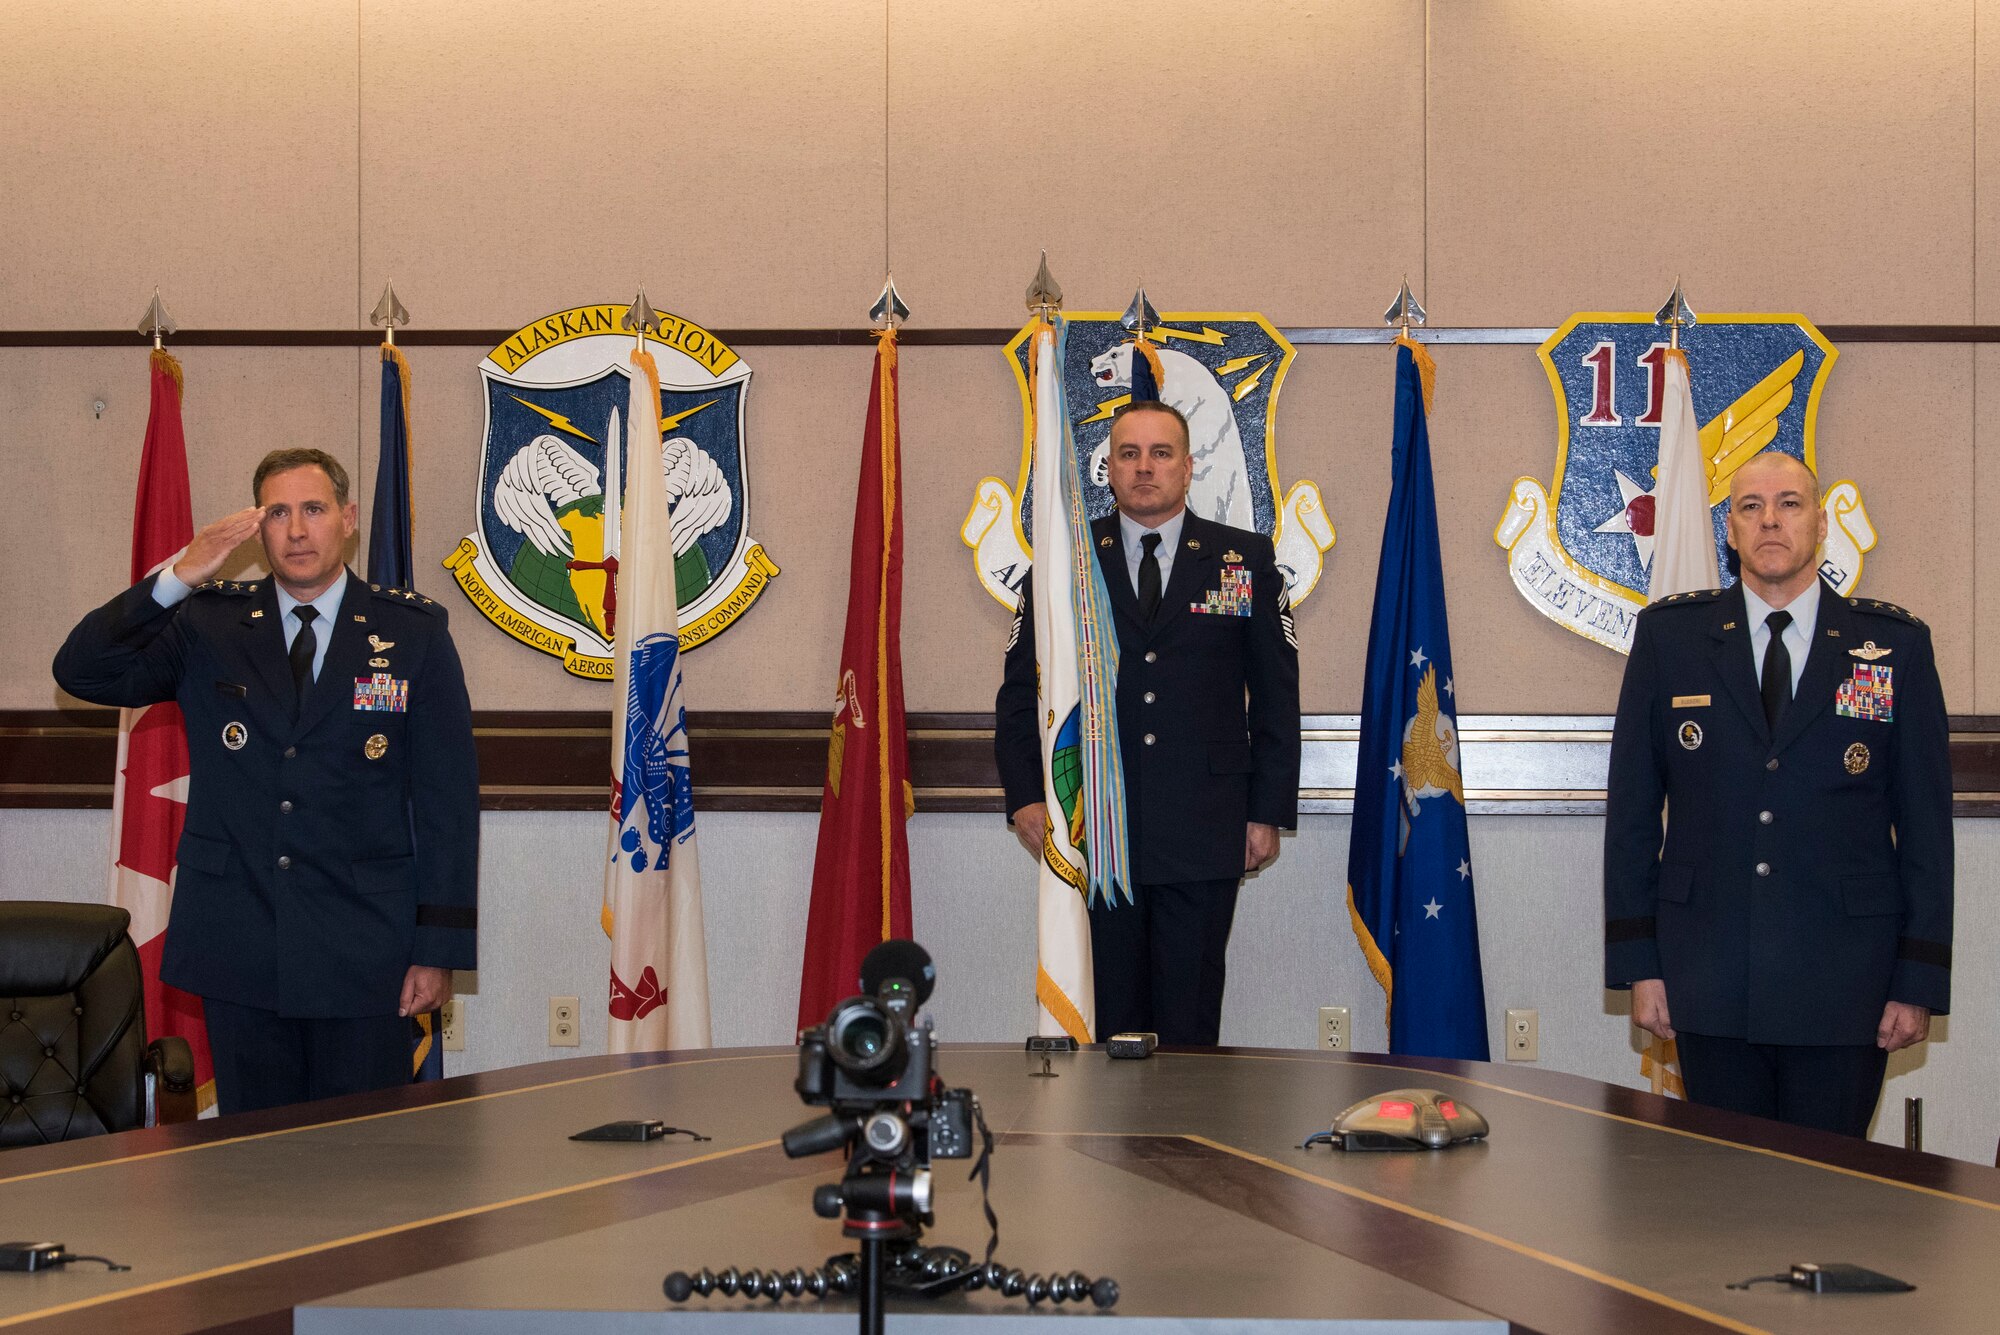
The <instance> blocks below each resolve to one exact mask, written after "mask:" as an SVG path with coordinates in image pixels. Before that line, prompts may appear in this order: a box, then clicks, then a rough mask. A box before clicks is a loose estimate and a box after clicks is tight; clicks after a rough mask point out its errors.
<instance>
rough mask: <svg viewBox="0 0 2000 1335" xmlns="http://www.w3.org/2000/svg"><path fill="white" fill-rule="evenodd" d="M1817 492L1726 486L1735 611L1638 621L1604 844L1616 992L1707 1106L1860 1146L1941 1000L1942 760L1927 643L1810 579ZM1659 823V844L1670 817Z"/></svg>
mask: <svg viewBox="0 0 2000 1335" xmlns="http://www.w3.org/2000/svg"><path fill="white" fill-rule="evenodd" d="M1825 537H1826V517H1825V515H1824V513H1823V512H1822V511H1821V509H1820V498H1819V483H1818V479H1816V478H1815V477H1814V476H1813V474H1812V472H1811V470H1809V469H1808V468H1807V467H1806V466H1805V465H1804V464H1803V463H1801V462H1799V461H1798V460H1797V459H1795V458H1793V457H1791V456H1790V455H1787V454H1783V453H1780V452H1776V451H1767V452H1765V453H1763V454H1760V455H1757V456H1756V457H1755V458H1753V459H1752V460H1751V461H1750V462H1749V463H1747V464H1745V465H1743V467H1742V468H1741V469H1739V470H1738V471H1737V473H1736V475H1735V477H1734V478H1733V479H1732V480H1731V483H1730V488H1729V530H1728V539H1729V545H1730V547H1732V548H1733V549H1734V550H1735V552H1736V554H1737V557H1738V559H1739V561H1740V562H1741V567H1742V578H1741V579H1740V581H1739V582H1738V583H1737V584H1736V585H1735V586H1734V587H1733V588H1731V589H1729V590H1727V591H1726V592H1724V591H1717V590H1711V591H1708V592H1704V593H1688V594H1678V595H1676V596H1674V597H1672V598H1668V599H1666V600H1664V601H1663V602H1661V603H1659V604H1656V605H1655V606H1652V607H1649V608H1647V609H1646V610H1645V611H1644V612H1642V613H1640V614H1639V625H1638V631H1637V634H1636V636H1635V637H1634V639H1633V643H1632V653H1631V658H1630V660H1629V661H1628V662H1627V664H1626V667H1625V685H1624V689H1623V690H1622V691H1621V692H1620V694H1619V697H1618V721H1617V727H1616V730H1615V731H1614V732H1613V734H1612V741H1611V779H1610V789H1609V795H1608V796H1609V801H1608V804H1607V811H1606V821H1605V840H1604V917H1605V924H1604V940H1605V947H1604V954H1605V982H1606V984H1607V985H1608V986H1610V987H1614V988H1623V987H1629V988H1631V989H1632V1019H1633V1022H1634V1023H1636V1024H1637V1025H1639V1026H1640V1027H1641V1028H1643V1029H1646V1030H1648V1031H1650V1032H1651V1033H1653V1034H1656V1035H1658V1036H1659V1037H1661V1038H1663V1039H1673V1038H1677V1039H1678V1042H1679V1049H1680V1058H1681V1075H1682V1078H1683V1079H1684V1080H1685V1081H1686V1084H1687V1093H1688V1097H1689V1098H1690V1099H1691V1100H1693V1101H1694V1102H1696V1103H1705V1104H1709V1105H1711V1106H1714V1107H1719V1108H1727V1109H1730V1110H1732V1111H1736V1112H1745V1113H1752V1114H1755V1115H1757V1116H1759V1117H1772V1118H1777V1119H1779V1120H1781V1121H1786V1122H1793V1123H1797V1124H1799V1125H1803V1126H1813V1127H1820V1128H1823V1129H1825V1130H1829V1131H1838V1132H1842V1133H1844V1134H1846V1135H1850V1136H1865V1135H1867V1134H1868V1124H1869V1121H1870V1119H1871V1118H1872V1117H1873V1115H1874V1111H1875V1103H1876V1101H1877V1099H1878V1098H1880V1096H1881V1091H1882V1076H1883V1070H1884V1068H1885V1065H1886V1063H1887V1060H1888V1054H1889V1053H1891V1052H1894V1051H1896V1050H1897V1049H1899V1048H1906V1047H1909V1046H1910V1045H1911V1044H1913V1043H1919V1042H1922V1041H1923V1040H1924V1038H1926V1037H1927V1036H1928V1034H1929V1031H1930V1017H1931V1016H1932V1015H1941V1014H1943V1013H1944V1012H1945V1010H1946V1009H1947V1008H1948V1007H1949V1005H1950V1001H1951V918H1952V828H1951V759H1950V754H1949V751H1948V745H1949V733H1948V729H1947V725H1946V721H1945V707H1944V694H1943V692H1942V690H1941V689H1940V688H1939V686H1938V676H1937V668H1936V666H1935V665H1934V664H1933V662H1932V659H1931V637H1930V632H1929V631H1928V630H1927V629H1926V628H1925V626H1924V624H1923V623H1922V622H1920V621H1918V620H1917V619H1916V618H1915V617H1913V616H1911V615H1910V614H1909V613H1908V612H1905V611H1903V610H1902V609H1901V608H1899V607H1894V606H1891V605H1890V604H1888V603H1883V602H1877V601H1875V600H1873V599H1868V598H1843V597H1841V596H1840V595H1839V594H1838V593H1836V592H1835V591H1834V590H1833V588H1832V587H1831V586H1830V585H1828V584H1826V583H1824V582H1822V581H1821V580H1820V578H1819V574H1818V559H1819V558H1818V548H1819V544H1820V543H1821V542H1822V541H1823V540H1824V539H1825ZM1663 813H1664V816H1665V824H1664V829H1663V827H1662V814H1663Z"/></svg>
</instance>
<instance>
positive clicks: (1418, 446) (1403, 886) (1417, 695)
mask: <svg viewBox="0 0 2000 1335" xmlns="http://www.w3.org/2000/svg"><path fill="white" fill-rule="evenodd" d="M1396 344H1397V348H1396V434H1395V441H1394V444H1393V445H1392V446H1391V448H1390V465H1389V467H1390V478H1391V481H1390V488H1389V514H1388V519H1387V521H1386V523H1385V524H1384V526H1383V531H1382V563H1381V566H1380V567H1379V568H1378V569H1377V571H1376V574H1375V609H1374V615H1373V617H1372V619H1371V621H1370V623H1369V627H1368V660H1367V675H1366V677H1365V679H1364V683H1363V687H1362V696H1361V742H1360V747H1359V749H1358V752H1357V755H1356V760H1355V775H1354V826H1353V833H1352V834H1351V836H1350V838H1349V841H1348V850H1347V909H1348V913H1349V915H1350V916H1351V917H1352V918H1353V920H1354V935H1355V937H1356V939H1357V940H1359V941H1360V943H1361V951H1362V953H1363V954H1364V955H1366V956H1367V958H1368V968H1369V971H1370V972H1371V973H1373V974H1374V975H1375V981H1377V982H1378V983H1380V984H1382V991H1383V993H1384V994H1385V996H1386V997H1387V999H1388V1008H1389V1051H1391V1052H1393V1053H1399V1054H1406V1055H1410V1056H1419V1057H1458V1058H1464V1059H1468V1060H1472V1061H1485V1060H1487V1044H1486V992H1485V986H1484V983H1483V982H1482V980H1481V977H1480V970H1479V920H1478V916H1477V915H1476V914H1475V912H1474V911H1473V899H1472V854H1471V851H1470V845H1469V844H1468V842H1467V839H1466V828H1465V784H1464V781H1463V780H1462V779H1461V778H1460V777H1459V750H1458V718H1457V712H1458V706H1457V699H1456V694H1455V693H1456V683H1455V682H1454V681H1453V680H1452V672H1451V639H1450V635H1449V633H1448V632H1447V629H1446V626H1445V603H1444V563H1443V560H1442V559H1441V557H1440V556H1439V553H1438V531H1437V500H1436V497H1435V494H1434V493H1433V491H1432V488H1431V446H1430V432H1429V429H1428V428H1427V427H1426V425H1425V415H1426V413H1427V412H1428V410H1429V407H1430V387H1431V382H1432V379H1433V377H1434V375H1435V373H1436V368H1435V366H1434V364H1433V363H1432V361H1431V358H1430V354H1429V353H1427V352H1426V351H1425V350H1424V349H1423V347H1422V346H1421V345H1419V344H1417V343H1415V342H1414V341H1412V340H1410V339H1408V338H1407V337H1405V338H1399V339H1397V340H1396Z"/></svg>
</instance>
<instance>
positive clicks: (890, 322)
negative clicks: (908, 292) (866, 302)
mask: <svg viewBox="0 0 2000 1335" xmlns="http://www.w3.org/2000/svg"><path fill="white" fill-rule="evenodd" d="M868 318H869V319H871V320H873V321H874V322H875V327H876V328H877V329H894V328H896V327H897V326H898V325H900V324H902V323H903V321H905V320H907V319H909V318H910V308H909V307H908V306H905V305H904V304H903V298H902V296H901V295H900V294H899V293H897V291H896V276H895V275H894V274H890V275H889V276H888V281H887V282H885V283H883V284H882V295H881V296H879V297H877V298H875V304H874V305H873V306H870V307H869V308H868Z"/></svg>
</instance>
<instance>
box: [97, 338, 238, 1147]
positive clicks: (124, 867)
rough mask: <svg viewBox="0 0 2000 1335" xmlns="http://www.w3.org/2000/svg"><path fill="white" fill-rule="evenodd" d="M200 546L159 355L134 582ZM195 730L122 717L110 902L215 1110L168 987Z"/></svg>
mask: <svg viewBox="0 0 2000 1335" xmlns="http://www.w3.org/2000/svg"><path fill="white" fill-rule="evenodd" d="M193 538H194V511H193V507H192V506H191V505H190V504H189V502H188V470H187V438H186V437H185V436H184V435H182V434H181V364H180V363H179V362H177V361H175V360H174V358H173V356H172V355H171V354H169V353H166V352H163V351H160V350H158V349H155V350H154V352H153V404H152V409H151V411H150V412H149V413H148V414H147V417H146V445H145V449H144V451H143V453H142V454H141V455H140V458H139V500H138V505H137V507H136V508H135V509H134V511H133V514H132V582H133V583H134V584H136V583H138V582H139V581H140V580H142V579H144V578H145V577H146V576H148V575H150V574H152V573H153V572H154V571H155V570H158V569H160V568H162V567H163V566H165V565H166V564H167V563H168V562H169V561H171V560H173V559H174V557H176V556H178V555H179V554H180V552H181V549H182V548H184V547H186V546H187V545H188V543H189V542H190V541H191V540H192V539H193ZM187 783H188V745H187V727H186V725H185V724H184V723H183V722H182V720H181V709H180V706H179V705H177V704H175V703H174V702H173V701H171V700H169V701H166V702H165V703H163V704H157V705H148V706H146V707H145V708H144V709H123V710H120V711H119V713H118V769H117V775H116V779H115V786H114V787H113V789H112V795H111V848H112V862H111V902H112V903H113V904H116V905H118V906H119V907H120V908H123V909H125V910H127V911H129V912H130V913H131V915H132V940H133V942H134V944H136V945H137V946H138V947H139V960H140V963H141V966H142V967H143V968H144V970H145V976H146V1028H147V1031H148V1032H147V1037H148V1038H160V1037H163V1036H165V1035H169V1034H178V1035H180V1036H181V1037H182V1038H185V1039H186V1040H187V1041H188V1046H189V1047H190V1048H192V1049H194V1071H195V1083H196V1085H197V1087H198V1088H199V1090H200V1104H201V1106H202V1108H203V1109H207V1108H208V1107H210V1106H211V1105H212V1104H213V1103H214V1101H215V1064H214V1062H213V1061H212V1060H211V1058H210V1057H209V1052H208V1031H207V1029H206V1028H205V1027H204V1026H203V1024H202V1018H201V998H200V997H196V996H191V995H190V994H188V993H186V992H183V991H181V990H180V989H179V988H175V987H168V986H167V985H166V984H164V983H162V982H161V981H160V951H161V949H162V947H164V945H165V944H166V930H167V911H168V909H169V908H170V907H171V906H172V904H173V897H174V888H173V881H174V862H175V856H176V851H177V850H178V848H179V847H180V839H181V825H182V823H183V822H184V821H185V820H186V817H187Z"/></svg>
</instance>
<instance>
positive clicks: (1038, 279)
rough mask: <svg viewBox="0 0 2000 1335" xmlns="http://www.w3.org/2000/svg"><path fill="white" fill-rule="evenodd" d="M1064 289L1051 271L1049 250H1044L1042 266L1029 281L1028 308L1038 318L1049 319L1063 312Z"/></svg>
mask: <svg viewBox="0 0 2000 1335" xmlns="http://www.w3.org/2000/svg"><path fill="white" fill-rule="evenodd" d="M1062 303H1063V291H1062V287H1061V286H1060V285H1059V284H1057V282H1056V280H1055V278H1054V277H1053V276H1051V275H1050V273H1049V252H1048V251H1046V250H1045V251H1043V252H1042V264H1041V267H1040V268H1038V269H1036V270H1035V276H1034V278H1033V279H1032V280H1030V282H1029V283H1028V309H1029V311H1031V312H1032V313H1033V314H1034V315H1035V316H1036V317H1037V318H1038V319H1043V320H1049V319H1053V318H1054V317H1055V316H1057V315H1059V314H1061V313H1062Z"/></svg>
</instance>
